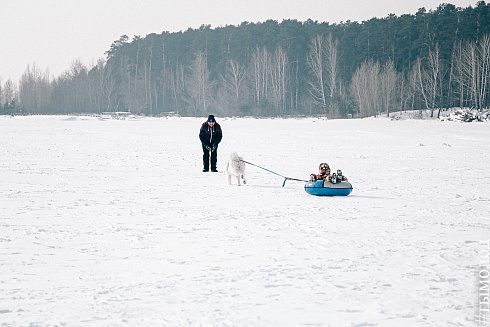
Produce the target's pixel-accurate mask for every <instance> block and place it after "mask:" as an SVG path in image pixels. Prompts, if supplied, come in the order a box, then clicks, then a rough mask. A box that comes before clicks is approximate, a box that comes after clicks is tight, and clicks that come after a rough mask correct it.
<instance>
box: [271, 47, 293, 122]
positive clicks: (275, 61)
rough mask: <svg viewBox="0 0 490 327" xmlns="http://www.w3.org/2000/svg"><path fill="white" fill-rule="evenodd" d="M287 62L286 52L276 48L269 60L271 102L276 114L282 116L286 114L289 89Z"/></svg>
mask: <svg viewBox="0 0 490 327" xmlns="http://www.w3.org/2000/svg"><path fill="white" fill-rule="evenodd" d="M288 68H289V61H288V58H287V55H286V52H284V50H283V49H282V47H278V48H277V49H276V51H275V52H274V55H273V56H272V60H271V69H270V92H271V100H272V103H273V104H274V107H275V110H276V113H277V114H279V115H283V114H284V113H285V112H286V104H287V101H286V98H287V94H288V88H289V69H288Z"/></svg>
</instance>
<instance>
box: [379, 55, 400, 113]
mask: <svg viewBox="0 0 490 327" xmlns="http://www.w3.org/2000/svg"><path fill="white" fill-rule="evenodd" d="M380 83H381V85H380V86H381V92H382V99H381V101H382V103H383V106H384V109H385V111H386V115H387V116H389V115H390V108H391V107H392V105H393V103H394V97H395V91H396V86H397V74H396V71H395V64H394V62H393V60H390V61H388V62H387V63H386V64H385V65H384V66H383V70H382V72H381V76H380Z"/></svg>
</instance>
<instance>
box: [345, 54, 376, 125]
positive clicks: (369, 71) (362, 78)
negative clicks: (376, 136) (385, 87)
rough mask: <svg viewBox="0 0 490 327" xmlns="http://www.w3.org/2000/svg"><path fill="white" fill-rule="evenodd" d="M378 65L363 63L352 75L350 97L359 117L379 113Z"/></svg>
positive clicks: (370, 62)
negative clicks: (354, 103)
mask: <svg viewBox="0 0 490 327" xmlns="http://www.w3.org/2000/svg"><path fill="white" fill-rule="evenodd" d="M379 76H380V68H379V63H378V62H376V63H374V62H372V61H369V62H364V63H362V65H361V67H359V68H358V69H357V70H356V72H355V73H354V75H353V77H352V81H351V86H350V90H351V95H352V97H353V98H354V101H355V102H356V104H357V107H358V111H357V112H358V114H359V115H360V116H361V117H367V116H371V115H377V114H379V113H380V112H381V107H382V105H381V99H380V93H381V92H380V85H379V84H380V83H379V80H380V77H379Z"/></svg>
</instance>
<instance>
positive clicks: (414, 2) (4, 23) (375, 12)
mask: <svg viewBox="0 0 490 327" xmlns="http://www.w3.org/2000/svg"><path fill="white" fill-rule="evenodd" d="M444 2H446V3H447V2H449V3H452V4H454V5H455V6H457V7H468V6H469V5H472V6H475V4H476V2H477V0H472V1H469V0H466V1H465V0H453V1H451V0H408V1H407V0H281V1H280V0H1V4H0V79H1V80H2V85H3V83H5V81H6V80H7V79H9V78H10V79H12V80H13V81H14V82H15V83H17V82H18V81H19V79H20V77H21V75H22V73H23V72H24V71H25V70H26V68H27V65H28V64H31V65H32V64H35V65H36V66H37V67H38V68H39V69H41V70H42V71H45V70H46V69H48V70H49V73H50V75H51V76H54V77H57V76H59V75H60V74H61V73H62V72H64V71H65V70H67V69H68V68H69V67H70V65H71V62H72V61H73V60H74V59H81V60H82V62H83V63H84V64H85V65H90V66H91V65H92V64H93V63H95V62H96V60H97V59H98V58H100V57H104V52H105V51H107V50H108V49H109V47H110V45H111V44H112V42H113V41H115V40H117V39H119V37H120V36H121V35H124V34H125V35H128V36H129V38H130V40H131V39H132V37H133V36H134V35H139V36H142V37H144V36H146V35H147V34H150V33H158V34H159V33H161V32H163V31H170V32H176V31H181V30H182V31H185V30H186V29H187V28H189V27H192V28H199V26H201V25H203V24H209V25H211V27H213V28H214V27H218V26H225V25H238V24H240V23H241V22H244V21H248V22H263V21H266V20H268V19H274V20H277V21H279V22H281V21H282V20H283V19H297V20H299V21H305V20H307V19H308V18H311V19H312V20H317V21H319V22H330V23H338V22H341V21H344V22H345V21H347V20H351V21H359V22H362V21H363V20H368V19H370V18H372V17H378V18H382V17H386V16H387V15H388V14H390V13H394V14H396V15H398V16H399V15H402V14H407V13H410V14H414V13H416V12H417V10H418V8H421V7H425V8H426V9H427V10H430V9H435V8H437V6H438V5H439V4H440V3H444Z"/></svg>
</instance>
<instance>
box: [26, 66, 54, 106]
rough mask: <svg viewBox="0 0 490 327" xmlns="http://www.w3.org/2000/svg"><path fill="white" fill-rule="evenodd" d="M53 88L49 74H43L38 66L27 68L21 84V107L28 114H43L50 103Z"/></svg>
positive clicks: (46, 72)
mask: <svg viewBox="0 0 490 327" xmlns="http://www.w3.org/2000/svg"><path fill="white" fill-rule="evenodd" d="M51 93H52V87H51V83H50V78H49V72H48V71H47V70H46V71H45V72H41V71H40V70H39V69H38V68H37V66H36V64H33V65H32V67H31V66H30V65H28V66H27V69H26V71H25V72H24V74H23V75H22V77H21V80H20V84H19V100H20V105H21V106H22V107H23V108H24V110H26V111H27V112H28V113H43V112H45V111H46V110H47V106H48V105H49V103H50V99H51Z"/></svg>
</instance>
